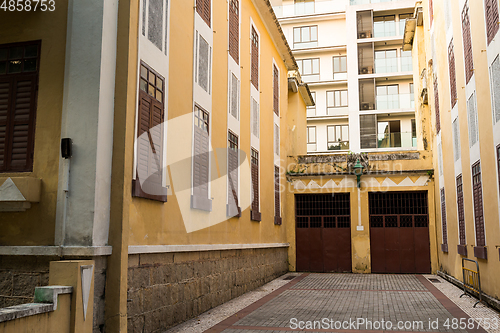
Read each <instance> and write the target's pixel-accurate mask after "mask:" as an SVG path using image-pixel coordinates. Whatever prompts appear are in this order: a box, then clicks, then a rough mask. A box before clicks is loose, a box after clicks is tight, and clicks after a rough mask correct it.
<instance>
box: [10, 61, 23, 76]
mask: <svg viewBox="0 0 500 333" xmlns="http://www.w3.org/2000/svg"><path fill="white" fill-rule="evenodd" d="M21 64H22V62H21V60H11V61H9V70H8V72H9V73H20V72H21Z"/></svg>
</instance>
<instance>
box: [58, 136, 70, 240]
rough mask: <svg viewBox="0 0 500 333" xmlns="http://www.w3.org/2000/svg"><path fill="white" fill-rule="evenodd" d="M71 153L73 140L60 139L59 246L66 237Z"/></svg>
mask: <svg viewBox="0 0 500 333" xmlns="http://www.w3.org/2000/svg"><path fill="white" fill-rule="evenodd" d="M72 155H73V141H72V140H71V139H70V138H64V139H61V157H62V158H63V160H62V168H63V173H62V177H63V179H62V190H63V192H64V196H63V211H62V223H61V229H60V242H59V245H60V246H64V239H65V237H66V219H67V214H68V213H67V212H68V197H69V172H70V164H71V163H70V161H71V156H72Z"/></svg>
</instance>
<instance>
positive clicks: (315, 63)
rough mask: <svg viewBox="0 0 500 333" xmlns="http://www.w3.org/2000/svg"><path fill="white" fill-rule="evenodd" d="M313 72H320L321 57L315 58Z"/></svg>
mask: <svg viewBox="0 0 500 333" xmlns="http://www.w3.org/2000/svg"><path fill="white" fill-rule="evenodd" d="M313 73H314V74H318V73H319V59H313Z"/></svg>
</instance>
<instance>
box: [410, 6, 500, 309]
mask: <svg viewBox="0 0 500 333" xmlns="http://www.w3.org/2000/svg"><path fill="white" fill-rule="evenodd" d="M498 22H499V3H498V1H497V0H485V1H470V0H460V1H450V0H443V1H432V0H424V1H421V2H419V3H417V7H416V9H415V15H414V18H412V19H411V22H409V24H410V23H411V24H410V25H409V26H407V32H406V33H405V41H404V42H405V49H411V48H412V49H413V50H414V63H415V65H416V68H415V76H414V78H415V81H416V82H417V81H418V83H417V85H416V89H417V90H418V91H417V93H418V94H428V95H429V107H430V108H431V110H432V134H433V135H432V142H431V144H432V147H433V151H434V152H435V154H434V157H433V163H434V168H435V170H436V176H435V178H436V187H435V198H436V204H435V205H436V207H437V209H436V216H437V218H436V219H437V224H438V225H439V228H438V236H437V238H438V242H439V243H440V247H439V265H440V271H441V272H442V273H443V274H444V275H445V276H448V277H450V276H451V277H454V278H456V279H458V280H460V281H461V280H462V259H470V260H475V261H477V262H478V265H479V271H480V276H481V288H482V290H483V292H485V293H486V294H488V295H490V296H493V297H494V298H496V299H497V300H498V298H499V295H500V283H499V280H498V276H499V274H500V262H499V259H500V253H499V251H500V250H499V248H500V242H499V240H500V228H499V227H500V225H499V209H500V204H499V200H500V196H499V191H500V186H499V179H500V177H499V172H500V164H499V163H500V154H499V153H500V127H498V126H499V120H500V98H499V95H500V92H499V89H500V88H499V85H498V82H499V81H498V80H499V79H498V76H499V68H500V65H499V64H500V62H499V53H500V38H499V36H500V35H499V34H498V30H499V28H498ZM417 66H418V67H417ZM465 265H466V267H467V268H472V269H474V270H475V269H476V267H475V264H474V263H471V262H465ZM487 300H488V299H487ZM497 306H498V305H497Z"/></svg>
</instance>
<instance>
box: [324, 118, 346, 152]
mask: <svg viewBox="0 0 500 333" xmlns="http://www.w3.org/2000/svg"><path fill="white" fill-rule="evenodd" d="M332 127H333V139H334V140H331V139H330V130H329V129H330V128H332ZM339 128H340V133H341V135H340V136H341V139H342V140H340V141H336V140H335V138H337V137H338V135H337V130H338V129H339ZM344 128H347V140H345V138H344ZM337 143H338V144H339V146H338V147H339V149H330V144H331V146H334V144H337ZM346 143H347V147H346V148H345V149H342V144H346ZM326 148H327V150H348V149H349V124H337V125H327V126H326Z"/></svg>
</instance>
